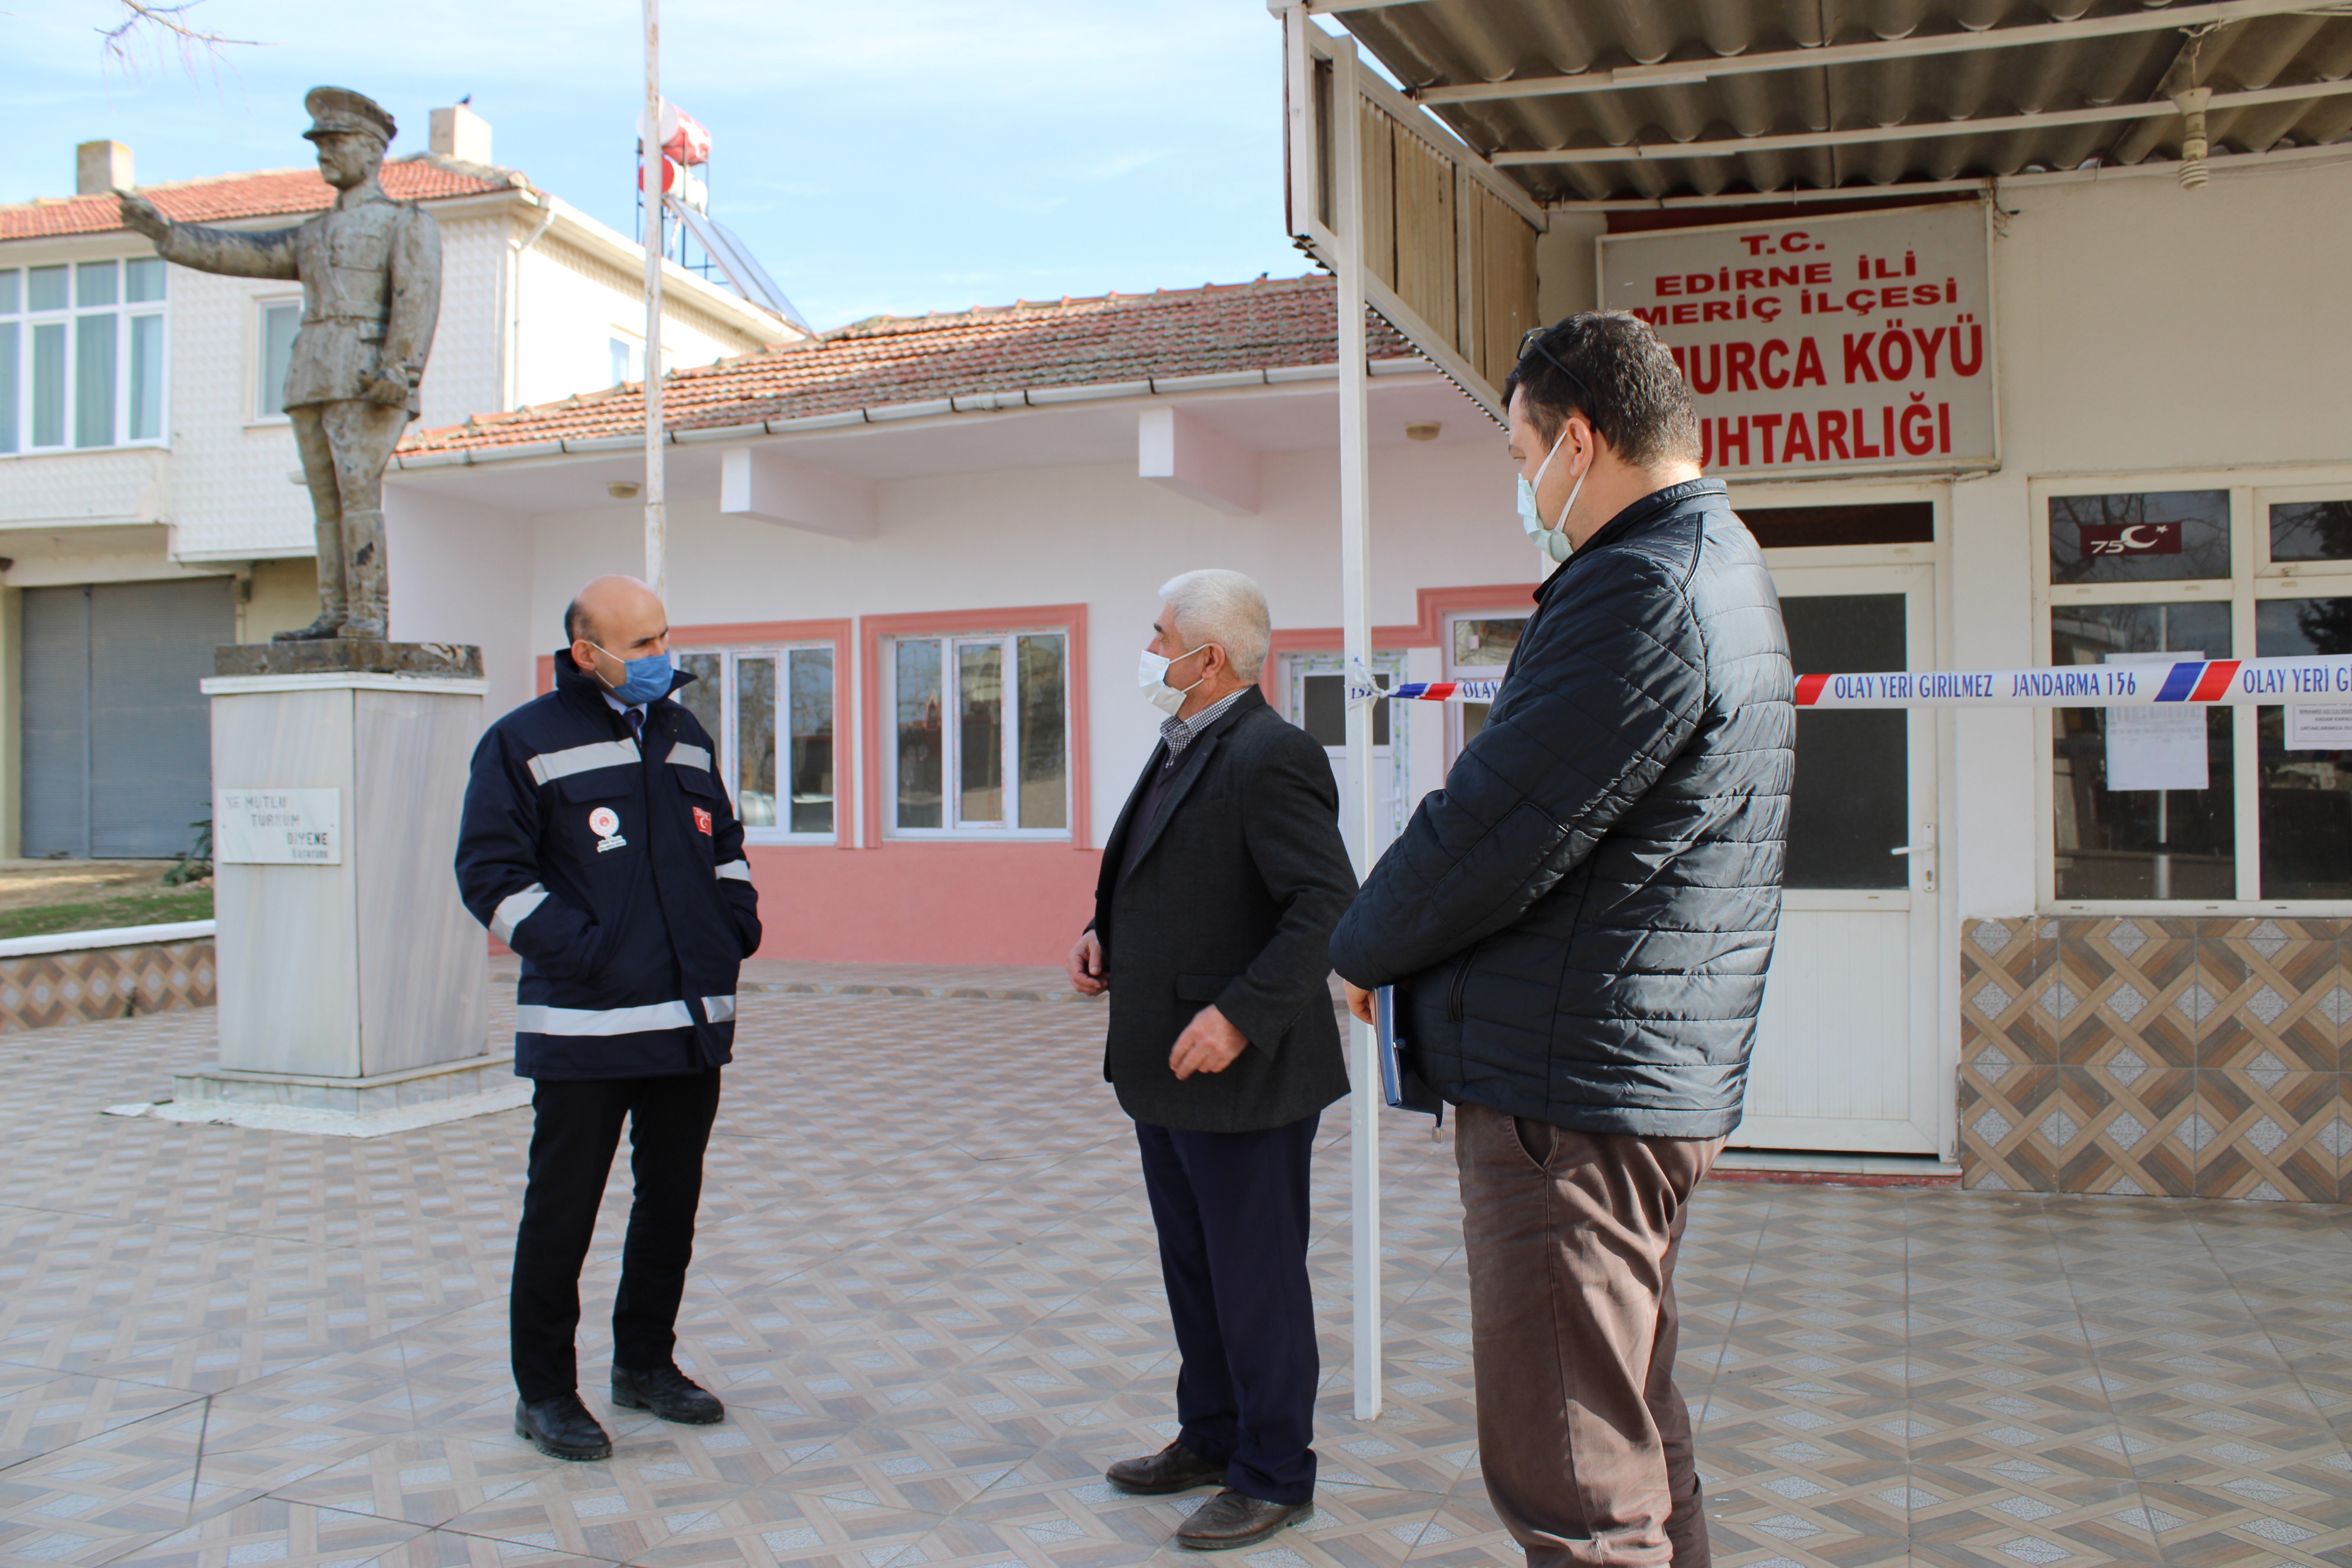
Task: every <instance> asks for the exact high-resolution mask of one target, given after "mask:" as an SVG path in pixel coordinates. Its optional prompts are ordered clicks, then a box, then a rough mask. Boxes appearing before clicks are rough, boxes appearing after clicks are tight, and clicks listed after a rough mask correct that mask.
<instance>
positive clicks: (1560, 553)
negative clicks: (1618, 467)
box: [1519, 426, 1592, 561]
mask: <svg viewBox="0 0 2352 1568" xmlns="http://www.w3.org/2000/svg"><path fill="white" fill-rule="evenodd" d="M1567 439H1568V427H1567V426H1561V427H1560V432H1559V440H1556V441H1554V442H1553V443H1552V444H1551V450H1550V451H1549V452H1546V453H1545V454H1544V460H1543V462H1542V463H1541V464H1539V465H1538V467H1537V468H1536V477H1535V479H1534V480H1533V481H1532V482H1530V481H1529V480H1528V477H1527V475H1525V474H1521V475H1520V476H1519V526H1520V527H1521V528H1524V529H1526V530H1527V531H1528V538H1529V539H1531V540H1533V541H1535V542H1536V543H1538V544H1539V545H1541V546H1542V547H1543V552H1544V553H1545V554H1547V555H1549V556H1550V557H1551V558H1552V559H1553V560H1554V561H1565V560H1567V559H1568V558H1569V556H1570V554H1572V553H1574V552H1575V550H1576V546H1575V545H1573V544H1571V543H1570V542H1569V538H1568V514H1569V513H1570V512H1571V511H1574V510H1576V498H1577V497H1578V496H1580V495H1582V494H1583V493H1584V481H1585V480H1586V479H1588V478H1590V477H1591V473H1592V468H1591V465H1590V464H1587V465H1586V466H1585V469H1584V472H1583V473H1580V474H1579V475H1577V476H1576V487H1575V488H1574V489H1571V490H1570V491H1569V492H1568V504H1567V505H1566V506H1564V507H1562V508H1560V509H1559V522H1558V523H1557V524H1556V525H1554V526H1553V527H1550V528H1546V527H1545V526H1544V520H1543V512H1542V511H1541V510H1540V509H1538V507H1537V505H1536V486H1537V485H1539V484H1541V483H1543V477H1544V475H1545V474H1546V473H1548V472H1549V471H1550V468H1551V460H1552V458H1555V457H1557V456H1559V443H1560V441H1565V440H1567Z"/></svg>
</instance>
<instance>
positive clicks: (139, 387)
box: [0, 256, 165, 452]
mask: <svg viewBox="0 0 2352 1568" xmlns="http://www.w3.org/2000/svg"><path fill="white" fill-rule="evenodd" d="M164 272H165V268H164V265H163V258H160V257H152V256H149V257H134V258H131V259H129V260H127V261H126V260H118V259H109V260H105V261H81V262H74V263H71V264H67V263H58V264H57V265H54V266H48V267H25V268H0V452H37V451H58V450H66V449H70V448H75V447H119V446H124V445H129V444H132V443H144V442H157V441H161V440H163V283H164Z"/></svg>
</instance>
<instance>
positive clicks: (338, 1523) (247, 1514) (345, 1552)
mask: <svg viewBox="0 0 2352 1568" xmlns="http://www.w3.org/2000/svg"><path fill="white" fill-rule="evenodd" d="M423 1533H424V1531H422V1530H420V1529H419V1528H418V1527H417V1526H415V1525H413V1524H407V1523H404V1522H402V1521H397V1520H390V1519H379V1518H376V1517H375V1516H373V1515H372V1514H364V1513H343V1512H341V1511H339V1510H334V1509H326V1508H311V1507H308V1506H306V1505H304V1504H302V1503H296V1502H287V1501H284V1500H281V1499H278V1498H261V1499H258V1500H255V1501H253V1502H249V1503H247V1504H245V1505H244V1506H243V1507H240V1508H236V1509H231V1510H227V1511H226V1512H223V1513H219V1514H215V1515H214V1516H213V1517H212V1518H210V1519H207V1520H205V1521H203V1522H201V1523H198V1524H194V1525H191V1526H189V1527H188V1528H187V1529H185V1530H183V1531H179V1532H178V1533H176V1534H173V1535H170V1536H166V1537H165V1538H164V1539H163V1540H161V1541H158V1542H154V1543H153V1544H152V1545H150V1546H144V1547H142V1548H141V1549H140V1550H139V1552H137V1561H138V1563H140V1564H141V1568H151V1565H152V1568H243V1565H244V1564H247V1563H290V1564H295V1565H297V1568H329V1565H330V1564H341V1563H367V1562H369V1561H371V1560H373V1559H374V1558H376V1557H378V1556H380V1555H382V1554H383V1552H385V1551H387V1550H388V1549H394V1548H397V1547H398V1546H400V1545H401V1544H402V1543H403V1542H407V1541H410V1540H413V1539H414V1538H415V1537H416V1536H418V1535H421V1534H423Z"/></svg>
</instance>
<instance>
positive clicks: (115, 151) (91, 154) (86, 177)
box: [74, 142, 131, 196]
mask: <svg viewBox="0 0 2352 1568" xmlns="http://www.w3.org/2000/svg"><path fill="white" fill-rule="evenodd" d="M117 188H120V189H122V190H126V191H127V190H129V189H130V188H131V149H130V148H128V147H125V146H124V145H123V144H122V143H121V142H83V143H82V144H81V145H80V146H79V147H77V148H75V149H74V195H78V196H102V195H106V194H107V193H108V192H109V191H111V190H115V189H117Z"/></svg>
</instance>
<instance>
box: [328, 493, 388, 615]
mask: <svg viewBox="0 0 2352 1568" xmlns="http://www.w3.org/2000/svg"><path fill="white" fill-rule="evenodd" d="M343 587H344V593H345V595H346V597H347V603H348V605H349V607H348V608H347V609H346V610H345V611H344V613H343V624H342V629H341V632H339V633H338V634H337V635H338V636H340V637H345V638H347V639H349V640H351V641H352V642H382V641H383V639H384V633H385V626H386V624H387V622H388V621H389V620H390V617H391V609H390V605H389V593H388V584H386V582H385V574H384V559H383V513H382V512H380V511H354V512H347V513H345V514H344V516H343Z"/></svg>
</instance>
